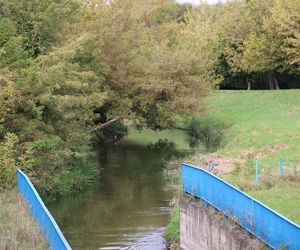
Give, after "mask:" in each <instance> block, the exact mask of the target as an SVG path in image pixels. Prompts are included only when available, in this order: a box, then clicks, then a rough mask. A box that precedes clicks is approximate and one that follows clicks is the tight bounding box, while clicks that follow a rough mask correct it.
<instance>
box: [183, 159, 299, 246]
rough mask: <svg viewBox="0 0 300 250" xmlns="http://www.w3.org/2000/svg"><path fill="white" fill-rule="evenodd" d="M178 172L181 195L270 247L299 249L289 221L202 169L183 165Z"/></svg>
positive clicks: (293, 226)
mask: <svg viewBox="0 0 300 250" xmlns="http://www.w3.org/2000/svg"><path fill="white" fill-rule="evenodd" d="M181 171H182V183H183V189H184V191H185V192H187V193H189V194H192V195H194V196H196V197H198V198H200V199H202V200H204V201H205V202H207V203H209V204H210V205H211V206H213V207H215V208H216V209H218V210H219V211H221V212H222V213H223V214H225V215H226V216H228V217H230V218H232V219H234V221H236V222H237V223H238V224H239V225H241V226H242V227H243V228H245V229H246V230H247V231H248V232H250V233H252V234H254V235H255V236H256V237H257V238H259V239H260V240H262V241H263V242H265V243H266V244H267V245H268V246H270V247H271V248H273V249H290V250H300V227H299V226H298V225H296V224H295V223H293V222H292V221H290V220H288V219H287V218H285V217H283V216H282V215H280V214H278V213H276V212H275V211H273V210H272V209H270V208H269V207H267V206H265V205H264V204H262V203H261V202H259V201H257V200H255V199H254V198H252V197H251V196H249V195H247V194H245V193H243V192H241V191H240V190H238V189H237V188H236V187H234V186H232V185H230V184H229V183H227V182H226V181H224V180H222V179H220V178H219V177H217V176H215V175H213V174H211V173H209V172H207V171H206V170H204V169H202V168H198V167H195V166H192V165H188V164H185V163H183V164H182V166H181ZM299 209H300V208H299Z"/></svg>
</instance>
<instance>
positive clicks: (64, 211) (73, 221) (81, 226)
mask: <svg viewBox="0 0 300 250" xmlns="http://www.w3.org/2000/svg"><path fill="white" fill-rule="evenodd" d="M182 140H187V138H186V136H182ZM185 143H186V142H185ZM175 153H178V151H177V152H175V151H174V150H163V149H161V148H156V149H153V147H147V146H142V145H137V144H134V143H132V142H129V140H127V139H126V138H124V139H122V140H121V143H117V144H116V145H115V144H108V145H106V146H105V147H103V148H102V149H101V150H100V152H99V159H100V166H101V169H102V170H101V174H100V176H101V177H99V179H98V180H97V181H96V183H95V184H94V185H93V186H92V187H90V188H89V189H88V190H86V191H85V192H83V193H80V194H76V195H74V196H70V197H64V198H62V199H60V200H58V201H57V202H55V203H54V204H51V205H49V210H50V211H51V213H52V214H53V216H54V218H55V220H56V221H57V222H58V224H59V226H60V228H61V230H62V232H63V234H64V235H65V237H66V239H67V240H68V242H69V243H70V245H71V247H72V248H73V249H110V250H111V249H143V250H144V249H145V250H148V249H149V250H150V249H151V250H156V249H157V250H161V249H166V244H165V241H164V239H163V236H162V235H163V231H164V229H165V226H166V224H167V222H168V219H169V213H170V207H169V204H170V201H171V200H172V197H173V195H174V193H173V191H172V190H169V189H167V188H166V184H165V181H166V180H165V177H164V175H163V162H164V160H167V159H168V158H170V156H171V155H173V154H175Z"/></svg>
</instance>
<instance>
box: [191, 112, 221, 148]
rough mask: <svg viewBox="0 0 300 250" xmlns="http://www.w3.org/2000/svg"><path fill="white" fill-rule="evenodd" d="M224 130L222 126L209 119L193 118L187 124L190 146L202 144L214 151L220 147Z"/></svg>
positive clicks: (216, 121)
mask: <svg viewBox="0 0 300 250" xmlns="http://www.w3.org/2000/svg"><path fill="white" fill-rule="evenodd" d="M224 129H225V125H224V124H222V123H221V122H219V121H218V120H214V119H211V118H209V117H197V118H195V117H194V118H192V119H191V120H190V122H189V124H187V131H188V133H189V134H190V135H191V144H192V145H194V146H195V145H197V144H199V143H204V144H205V145H206V147H207V148H208V149H209V148H212V149H214V150H215V149H216V148H218V147H219V146H220V145H221V142H222V137H223V130H224Z"/></svg>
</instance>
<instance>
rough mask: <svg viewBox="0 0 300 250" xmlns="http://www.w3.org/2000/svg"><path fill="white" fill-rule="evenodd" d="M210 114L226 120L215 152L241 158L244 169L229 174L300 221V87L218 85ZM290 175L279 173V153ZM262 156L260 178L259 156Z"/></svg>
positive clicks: (211, 117) (210, 99) (209, 117)
mask: <svg viewBox="0 0 300 250" xmlns="http://www.w3.org/2000/svg"><path fill="white" fill-rule="evenodd" d="M206 101H207V106H208V110H207V115H206V116H205V117H204V116H203V115H198V119H200V120H201V119H205V120H208V121H209V120H212V121H214V123H215V122H216V121H218V123H220V124H225V125H226V126H225V127H226V129H225V130H224V131H223V138H222V142H221V145H220V147H219V148H218V149H217V150H216V152H215V154H217V155H220V156H223V157H228V158H232V159H237V160H239V161H240V162H241V163H240V165H239V166H236V167H238V168H239V169H240V171H234V172H233V173H232V174H229V175H225V176H223V177H224V178H225V179H227V180H229V181H230V182H231V183H233V184H234V185H237V186H239V187H240V188H242V189H243V190H245V191H246V192H249V193H250V194H251V195H253V196H254V197H255V198H257V199H258V200H260V201H262V202H263V203H265V204H266V205H268V206H270V207H271V208H272V209H274V210H276V211H277V212H279V213H281V214H283V215H284V216H286V217H287V218H289V219H291V220H292V221H294V222H296V223H298V224H300V209H299V207H300V191H299V190H300V178H299V176H300V132H299V131H300V90H279V91H215V93H214V94H213V95H211V96H210V97H208V98H207V100H206ZM281 156H283V157H284V171H285V173H286V175H288V177H287V178H283V179H280V178H279V157H281ZM255 158H259V162H260V169H259V171H260V175H261V179H262V181H261V183H260V185H256V184H255V164H254V159H255Z"/></svg>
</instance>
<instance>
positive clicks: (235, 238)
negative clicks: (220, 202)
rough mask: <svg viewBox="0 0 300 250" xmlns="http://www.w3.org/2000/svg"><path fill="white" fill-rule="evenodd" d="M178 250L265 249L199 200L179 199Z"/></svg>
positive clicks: (238, 227)
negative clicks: (179, 249)
mask: <svg viewBox="0 0 300 250" xmlns="http://www.w3.org/2000/svg"><path fill="white" fill-rule="evenodd" d="M180 248H181V249H183V250H235V249H236V250H240V249H248V250H250V249H251V250H252V249H253V250H254V249H264V246H263V245H262V244H261V243H260V242H259V241H258V240H256V239H254V238H252V237H250V236H247V234H246V233H245V231H244V230H243V229H242V228H241V227H240V226H238V225H236V224H235V223H234V222H233V221H231V220H229V219H225V218H224V216H223V215H222V214H220V213H219V212H214V211H213V210H212V208H211V207H208V208H206V207H205V206H204V205H203V204H202V203H201V202H200V200H198V199H195V200H193V199H192V198H187V197H182V198H181V199H180Z"/></svg>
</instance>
